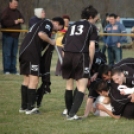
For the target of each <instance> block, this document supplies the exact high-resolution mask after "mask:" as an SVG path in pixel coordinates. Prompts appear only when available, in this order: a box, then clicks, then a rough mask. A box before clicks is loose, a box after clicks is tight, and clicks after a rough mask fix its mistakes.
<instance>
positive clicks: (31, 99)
mask: <svg viewBox="0 0 134 134" xmlns="http://www.w3.org/2000/svg"><path fill="white" fill-rule="evenodd" d="M27 91H28V92H27V93H28V105H27V109H28V110H32V109H33V108H34V107H35V102H36V89H29V88H28V90H27Z"/></svg>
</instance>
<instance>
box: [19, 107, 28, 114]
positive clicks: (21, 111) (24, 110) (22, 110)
mask: <svg viewBox="0 0 134 134" xmlns="http://www.w3.org/2000/svg"><path fill="white" fill-rule="evenodd" d="M26 110H27V109H23V108H20V109H19V113H25V112H26Z"/></svg>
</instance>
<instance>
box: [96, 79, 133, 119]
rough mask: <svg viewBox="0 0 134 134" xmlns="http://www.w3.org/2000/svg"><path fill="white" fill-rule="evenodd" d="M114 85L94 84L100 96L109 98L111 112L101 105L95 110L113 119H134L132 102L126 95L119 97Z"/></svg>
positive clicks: (116, 87) (116, 86)
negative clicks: (111, 107)
mask: <svg viewBox="0 0 134 134" xmlns="http://www.w3.org/2000/svg"><path fill="white" fill-rule="evenodd" d="M118 87H119V85H118V84H116V83H113V82H111V83H109V84H107V83H106V82H105V81H103V80H100V81H98V82H97V83H96V87H95V89H96V91H97V92H98V93H99V94H100V95H102V96H109V97H110V101H111V105H112V106H113V110H112V111H109V110H108V109H106V108H105V107H104V106H103V105H101V104H98V106H97V108H98V109H100V110H102V111H104V112H106V113H107V114H109V115H110V116H111V117H113V118H120V117H121V116H122V117H125V118H128V119H134V103H133V102H134V101H133V100H132V99H131V98H130V97H129V96H128V95H121V94H120V91H119V90H118Z"/></svg>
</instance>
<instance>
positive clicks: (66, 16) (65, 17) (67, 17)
mask: <svg viewBox="0 0 134 134" xmlns="http://www.w3.org/2000/svg"><path fill="white" fill-rule="evenodd" d="M62 18H63V19H68V20H69V21H70V17H69V15H66V14H64V15H63V16H62Z"/></svg>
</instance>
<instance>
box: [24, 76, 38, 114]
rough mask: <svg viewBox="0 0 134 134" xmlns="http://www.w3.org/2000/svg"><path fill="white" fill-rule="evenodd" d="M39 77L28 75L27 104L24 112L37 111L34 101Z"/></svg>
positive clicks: (31, 112)
mask: <svg viewBox="0 0 134 134" xmlns="http://www.w3.org/2000/svg"><path fill="white" fill-rule="evenodd" d="M38 81H39V77H38V76H34V75H29V85H28V94H27V95H28V105H27V111H26V114H33V113H38V109H37V108H36V107H35V102H36V89H37V85H38Z"/></svg>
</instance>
